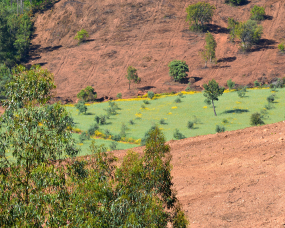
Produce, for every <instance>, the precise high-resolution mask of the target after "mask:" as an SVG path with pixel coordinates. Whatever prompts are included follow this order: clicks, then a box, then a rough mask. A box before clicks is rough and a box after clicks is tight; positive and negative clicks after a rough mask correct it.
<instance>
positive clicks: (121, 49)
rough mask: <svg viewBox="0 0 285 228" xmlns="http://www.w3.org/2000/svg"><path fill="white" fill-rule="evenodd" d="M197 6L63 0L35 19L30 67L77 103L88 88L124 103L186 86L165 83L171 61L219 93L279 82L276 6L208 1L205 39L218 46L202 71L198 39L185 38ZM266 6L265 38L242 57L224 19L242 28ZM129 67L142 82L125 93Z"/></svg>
mask: <svg viewBox="0 0 285 228" xmlns="http://www.w3.org/2000/svg"><path fill="white" fill-rule="evenodd" d="M195 2H198V1H197V0H195V1H194V0H190V1H185V0H159V1H158V0H136V1H135V0H104V1H102V0H100V1H99V0H80V1H79V0H78V1H71V0H61V1H60V2H58V3H56V4H55V6H54V7H53V8H52V9H51V10H48V11H46V12H44V13H42V14H37V15H36V17H35V26H36V32H35V38H34V39H33V40H32V45H33V47H32V51H31V53H30V55H31V60H30V62H29V64H36V63H38V64H41V65H42V66H43V67H44V68H47V69H48V70H50V71H51V72H52V73H54V75H55V82H56V85H57V96H59V97H61V98H63V99H65V98H71V99H73V100H75V99H76V94H77V93H78V92H79V91H80V90H81V89H82V88H85V87H86V86H89V85H91V86H93V87H94V88H95V90H96V91H97V92H98V96H99V97H101V96H113V97H114V96H116V94H117V93H119V92H121V93H123V97H126V96H132V95H136V94H137V91H138V90H143V89H146V90H147V89H149V88H151V87H153V88H152V90H153V91H154V92H162V91H178V90H182V89H185V88H186V85H185V84H179V83H174V82H172V81H171V80H170V77H169V76H168V66H167V65H168V63H169V62H170V61H171V60H174V59H179V60H185V61H186V63H187V64H188V65H189V68H190V72H189V76H190V77H194V78H195V80H196V83H195V84H194V85H196V86H200V85H202V84H203V83H205V82H208V80H209V79H212V78H214V79H216V80H217V81H218V82H220V83H222V85H224V84H225V83H226V81H227V80H228V79H230V78H231V79H233V81H235V82H236V83H238V84H243V85H245V84H248V83H250V82H253V81H254V80H256V79H260V80H264V81H270V80H271V79H272V78H275V77H284V70H285V55H280V54H278V50H277V45H278V43H279V42H280V40H282V38H285V30H284V23H283V22H284V20H285V3H284V1H281V0H279V1H278V0H258V1H257V0H252V1H249V3H248V4H247V5H244V6H240V7H231V6H229V5H226V4H224V3H223V2H224V0H217V1H206V2H210V3H211V4H214V5H215V6H216V8H217V9H216V10H215V15H214V18H213V22H212V24H211V25H209V31H210V32H212V33H213V34H214V37H215V39H216V41H217V44H218V45H217V46H218V47H217V58H218V65H216V66H212V67H210V68H208V69H203V68H202V66H203V62H202V61H201V57H200V55H199V51H200V50H201V49H202V48H203V47H204V44H205V43H204V34H197V33H193V32H190V31H189V30H188V28H189V24H188V22H186V21H185V19H186V11H185V9H186V7H187V6H188V5H189V4H192V3H195ZM255 4H257V5H259V6H265V7H266V10H265V11H266V14H267V16H268V17H267V20H265V21H263V22H261V24H262V25H263V27H264V35H263V36H262V41H261V43H260V45H258V46H256V47H255V48H254V49H253V51H252V52H249V53H247V54H241V53H239V52H238V47H239V44H238V42H237V43H236V44H233V43H230V42H229V41H228V39H227V38H228V34H227V33H228V31H227V29H226V27H227V18H228V17H234V18H235V19H237V20H239V21H245V20H247V19H249V17H250V9H251V8H252V7H253V6H254V5H255ZM82 28H84V29H86V30H87V31H88V32H89V34H90V37H89V40H88V42H86V43H84V44H82V45H79V46H78V45H77V41H76V40H74V39H73V37H74V36H75V35H76V32H77V31H79V30H81V29H82ZM129 65H132V66H133V67H135V68H137V69H138V74H139V77H141V78H142V82H141V84H139V85H135V84H134V85H132V90H131V91H129V90H128V81H127V79H126V78H125V74H126V70H127V67H128V66H129Z"/></svg>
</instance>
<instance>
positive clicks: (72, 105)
mask: <svg viewBox="0 0 285 228" xmlns="http://www.w3.org/2000/svg"><path fill="white" fill-rule="evenodd" d="M64 106H65V107H74V104H66V105H64Z"/></svg>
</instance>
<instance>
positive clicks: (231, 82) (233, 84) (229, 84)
mask: <svg viewBox="0 0 285 228" xmlns="http://www.w3.org/2000/svg"><path fill="white" fill-rule="evenodd" d="M227 85H228V87H229V91H231V90H232V89H233V88H234V87H235V83H234V82H233V81H232V79H230V80H228V81H227Z"/></svg>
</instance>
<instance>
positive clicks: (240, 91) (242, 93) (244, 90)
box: [237, 86, 246, 98]
mask: <svg viewBox="0 0 285 228" xmlns="http://www.w3.org/2000/svg"><path fill="white" fill-rule="evenodd" d="M245 93H246V86H245V87H242V88H241V89H239V90H238V91H237V94H238V96H239V97H240V98H243V97H244V96H245Z"/></svg>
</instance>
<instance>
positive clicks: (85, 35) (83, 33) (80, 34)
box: [74, 29, 89, 45]
mask: <svg viewBox="0 0 285 228" xmlns="http://www.w3.org/2000/svg"><path fill="white" fill-rule="evenodd" d="M88 37H89V34H88V32H87V31H86V30H85V29H81V30H80V31H78V32H77V33H76V36H75V37H74V39H75V40H78V45H79V44H81V43H82V42H84V41H86V39H87V38H88Z"/></svg>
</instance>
